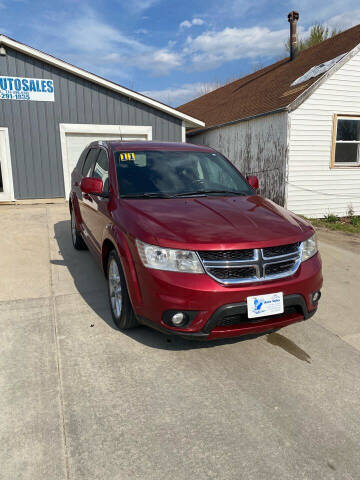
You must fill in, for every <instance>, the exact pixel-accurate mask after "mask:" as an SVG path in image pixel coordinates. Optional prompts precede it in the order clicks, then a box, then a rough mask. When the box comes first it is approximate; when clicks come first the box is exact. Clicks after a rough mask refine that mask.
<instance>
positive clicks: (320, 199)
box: [179, 12, 360, 218]
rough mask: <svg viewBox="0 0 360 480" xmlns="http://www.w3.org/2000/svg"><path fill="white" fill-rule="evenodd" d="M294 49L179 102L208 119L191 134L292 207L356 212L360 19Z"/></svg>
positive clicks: (359, 205) (318, 213)
mask: <svg viewBox="0 0 360 480" xmlns="http://www.w3.org/2000/svg"><path fill="white" fill-rule="evenodd" d="M293 14H296V12H292V13H291V14H290V15H289V21H290V22H291V28H292V29H294V27H295V29H296V20H297V18H298V17H297V18H296V17H295V19H294V17H291V15H293ZM292 33H294V32H292ZM295 33H296V32H295ZM293 37H294V36H293ZM295 38H296V37H295ZM291 47H292V48H291V52H292V55H291V56H290V58H285V59H283V60H280V61H279V62H277V63H274V64H273V65H270V66H268V67H266V68H264V69H262V70H259V71H257V72H255V73H253V74H251V75H248V76H246V77H244V78H240V79H239V80H236V81H234V82H232V83H230V84H228V85H225V86H223V87H221V88H219V89H217V90H214V91H213V92H210V93H208V94H206V95H204V96H202V97H200V98H197V99H195V100H193V101H191V102H189V103H187V104H185V105H182V106H181V107H179V110H180V111H181V112H183V113H186V114H188V115H192V116H195V117H196V118H199V119H201V120H203V121H204V122H205V127H204V128H198V129H195V130H190V131H189V132H188V140H189V141H190V142H193V143H197V144H204V145H208V146H210V147H213V148H215V149H217V150H219V151H220V152H222V153H223V154H224V155H225V156H227V157H228V158H229V159H230V160H231V161H232V162H233V163H234V164H235V165H236V166H238V167H239V169H240V170H241V171H242V172H243V173H244V174H245V175H251V174H254V175H258V177H259V180H260V186H261V193H262V194H264V195H265V196H267V197H269V198H271V199H273V200H274V201H276V202H277V203H280V204H282V205H285V206H286V207H287V208H288V209H290V210H292V211H294V212H295V213H299V214H303V215H306V216H308V217H312V218H316V217H323V216H324V215H326V214H328V213H334V214H336V215H339V216H345V215H347V213H348V211H349V208H352V209H353V211H354V212H355V213H356V214H358V215H359V214H360V25H357V26H355V27H353V28H351V29H349V30H346V31H344V32H342V33H340V34H338V35H336V36H334V37H332V38H330V39H328V40H326V41H324V42H322V43H320V44H318V45H316V46H314V47H312V48H309V49H307V50H305V51H302V52H300V53H299V54H298V55H296V53H297V52H296V44H295V45H291ZM294 47H295V48H294Z"/></svg>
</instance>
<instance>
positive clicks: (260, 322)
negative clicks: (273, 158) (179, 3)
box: [69, 141, 322, 340]
mask: <svg viewBox="0 0 360 480" xmlns="http://www.w3.org/2000/svg"><path fill="white" fill-rule="evenodd" d="M257 188H258V181H257V178H256V177H248V178H247V179H245V178H244V177H243V176H242V175H241V174H240V173H239V172H238V170H237V169H236V168H235V167H234V166H233V165H232V164H231V163H230V162H229V161H228V160H227V159H226V158H224V157H223V156H222V155H221V154H220V153H218V152H216V151H215V150H213V149H211V148H208V147H203V146H197V145H190V144H184V143H155V142H144V141H137V142H118V141H116V142H115V141H106V142H105V141H99V142H94V143H92V144H90V145H89V146H88V147H87V148H86V149H85V150H84V152H83V153H82V154H81V156H80V159H79V161H78V163H77V165H76V167H75V169H74V171H73V173H72V190H71V195H70V202H69V203H70V213H71V233H72V241H73V244H74V247H75V248H76V249H83V248H86V247H89V249H90V250H91V251H92V252H93V253H94V255H95V256H96V258H97V259H98V260H99V262H100V264H101V266H102V268H103V270H104V272H105V275H106V278H107V282H108V291H109V300H110V308H111V312H112V316H113V319H114V322H115V323H116V325H117V326H118V327H119V328H120V329H127V328H130V327H134V326H136V325H138V324H144V325H148V326H149V327H152V328H155V329H157V330H159V331H161V332H164V333H167V334H174V335H180V336H182V337H186V338H193V339H206V340H209V339H214V338H224V337H234V336H239V335H245V334H256V333H262V332H268V331H274V330H277V329H279V328H281V327H284V326H286V325H289V324H291V323H294V322H298V321H301V320H306V319H308V318H309V317H311V316H312V315H313V314H314V313H315V311H316V309H317V304H318V300H319V298H320V295H321V294H320V288H321V286H322V274H321V259H320V255H319V253H318V249H317V244H316V238H315V232H314V229H313V228H312V226H311V225H310V224H309V223H307V222H306V221H305V220H303V219H302V218H299V217H297V216H296V215H294V214H293V213H291V212H289V211H287V210H285V209H284V208H282V207H280V206H278V205H276V204H275V203H273V202H271V201H270V200H267V199H265V198H263V197H261V196H259V195H257V194H256V189H257Z"/></svg>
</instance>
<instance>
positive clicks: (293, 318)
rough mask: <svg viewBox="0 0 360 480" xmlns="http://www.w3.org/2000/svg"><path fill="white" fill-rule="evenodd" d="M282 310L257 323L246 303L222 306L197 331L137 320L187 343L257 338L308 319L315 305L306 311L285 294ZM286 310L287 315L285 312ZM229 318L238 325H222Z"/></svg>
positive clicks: (302, 302) (300, 298) (296, 298)
mask: <svg viewBox="0 0 360 480" xmlns="http://www.w3.org/2000/svg"><path fill="white" fill-rule="evenodd" d="M284 309H285V311H284V314H282V315H279V316H277V315H274V316H273V317H265V318H258V319H256V321H251V320H249V319H246V317H247V315H246V311H247V304H246V302H242V303H235V304H230V305H223V306H222V307H220V308H219V309H218V310H216V311H215V312H214V313H213V315H212V316H211V317H210V319H209V320H208V321H207V323H206V324H205V326H204V327H203V329H202V330H201V331H200V332H189V331H180V330H174V329H170V328H169V327H168V326H164V325H160V324H158V323H154V322H151V321H150V320H148V319H147V318H144V317H138V319H139V321H140V323H142V324H144V325H147V326H148V327H151V328H154V329H156V330H158V331H160V332H162V333H165V334H167V335H176V336H179V337H182V338H186V339H189V340H212V339H216V338H230V337H239V336H244V335H256V334H261V333H266V332H271V331H275V330H278V329H279V328H283V327H286V326H287V325H291V324H292V323H296V322H300V321H303V320H308V319H309V318H311V317H312V316H313V315H314V314H315V313H316V310H317V305H316V306H315V308H314V309H313V310H311V311H308V309H307V306H306V302H305V300H304V298H303V296H302V295H287V296H286V297H284ZM287 311H288V312H289V313H287ZM290 312H291V313H290ZM231 317H232V318H234V322H237V320H235V318H237V319H238V321H239V323H233V324H232V325H226V324H225V325H224V323H225V321H226V319H227V318H231ZM244 317H245V318H244ZM219 324H221V325H219Z"/></svg>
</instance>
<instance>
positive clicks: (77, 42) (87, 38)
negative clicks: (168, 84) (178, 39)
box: [36, 8, 182, 78]
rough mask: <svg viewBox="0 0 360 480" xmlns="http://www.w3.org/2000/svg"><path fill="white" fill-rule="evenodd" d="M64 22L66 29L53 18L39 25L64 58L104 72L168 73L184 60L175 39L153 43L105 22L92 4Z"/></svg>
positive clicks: (63, 19) (39, 28) (122, 73)
mask: <svg viewBox="0 0 360 480" xmlns="http://www.w3.org/2000/svg"><path fill="white" fill-rule="evenodd" d="M57 20H59V19H57ZM61 23H62V25H63V26H64V27H63V28H62V29H59V28H54V24H53V23H52V20H51V19H49V20H48V21H47V22H44V21H42V22H41V23H38V24H37V25H36V28H37V31H38V33H41V34H42V36H43V37H44V38H46V39H47V44H48V45H50V46H51V45H53V49H54V50H55V52H56V54H57V55H59V56H60V57H61V58H66V59H67V60H68V61H71V62H73V63H75V64H76V65H79V66H82V67H83V68H85V69H88V70H90V71H95V72H97V73H99V74H101V75H104V74H105V72H111V73H112V74H114V75H116V76H120V77H124V78H126V77H128V76H129V75H130V74H131V72H132V71H133V70H134V69H140V70H147V71H149V72H151V73H152V74H153V75H166V74H167V73H169V72H170V70H173V69H175V68H177V67H178V66H180V65H181V63H182V54H181V53H179V52H178V53H177V52H173V51H172V48H173V44H172V43H169V44H168V45H167V46H164V47H158V48H157V47H154V46H151V45H149V44H147V43H144V42H142V41H140V40H138V39H135V38H133V37H132V35H128V34H126V33H125V32H122V31H121V30H120V29H116V28H114V27H113V26H111V25H110V24H108V23H106V22H104V21H103V20H101V18H100V17H99V16H98V15H97V14H95V12H94V11H92V10H89V8H87V9H86V11H85V10H84V11H80V12H78V15H77V16H76V17H73V18H69V17H67V18H66V17H64V18H62V19H61Z"/></svg>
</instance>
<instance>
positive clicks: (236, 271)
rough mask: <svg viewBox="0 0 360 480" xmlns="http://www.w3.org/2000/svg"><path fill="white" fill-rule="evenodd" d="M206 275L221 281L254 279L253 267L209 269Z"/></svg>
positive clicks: (254, 270)
mask: <svg viewBox="0 0 360 480" xmlns="http://www.w3.org/2000/svg"><path fill="white" fill-rule="evenodd" d="M208 273H210V275H213V276H214V277H216V278H219V279H221V280H228V279H231V278H250V277H256V269H255V267H241V268H209V269H208Z"/></svg>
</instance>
